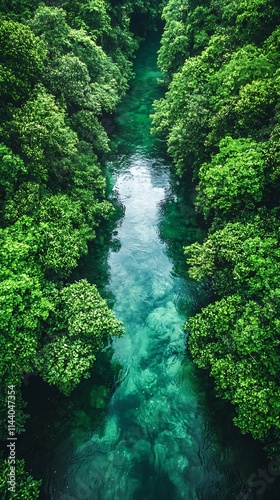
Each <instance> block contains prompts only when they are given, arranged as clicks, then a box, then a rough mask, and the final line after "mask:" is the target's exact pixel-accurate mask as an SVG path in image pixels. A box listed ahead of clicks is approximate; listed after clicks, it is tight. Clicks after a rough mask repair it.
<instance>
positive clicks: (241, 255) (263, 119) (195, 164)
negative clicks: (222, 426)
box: [153, 0, 280, 451]
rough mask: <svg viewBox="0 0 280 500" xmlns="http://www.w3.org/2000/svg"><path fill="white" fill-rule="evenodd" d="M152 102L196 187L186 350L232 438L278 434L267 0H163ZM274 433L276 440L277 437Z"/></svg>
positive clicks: (274, 104)
mask: <svg viewBox="0 0 280 500" xmlns="http://www.w3.org/2000/svg"><path fill="white" fill-rule="evenodd" d="M163 17H164V20H165V21H166V24H165V30H164V34H163V38H162V46H161V49H160V51H159V64H160V65H161V68H162V70H163V71H166V72H167V75H166V82H169V84H168V88H167V91H166V95H165V98H164V99H161V100H160V101H158V102H156V103H155V105H154V108H155V113H154V115H153V124H154V132H156V133H164V134H165V136H166V138H167V145H168V152H169V154H170V156H171V157H172V159H173V160H174V163H175V166H176V169H177V173H178V174H179V175H180V176H181V177H183V176H184V172H185V170H186V169H191V170H192V172H193V175H194V177H195V178H196V179H197V180H198V185H197V198H196V208H197V209H198V210H199V211H201V212H202V213H203V214H204V217H205V218H207V221H208V223H209V226H210V227H209V234H208V237H207V238H206V239H205V241H204V242H203V244H199V243H194V244H193V245H190V246H189V247H186V248H185V253H186V256H187V260H188V264H189V266H190V268H189V274H190V276H191V277H193V278H194V279H197V280H203V281H204V282H205V284H207V286H208V287H209V290H210V291H212V294H213V296H212V303H211V304H209V305H208V306H206V307H204V308H203V309H202V311H201V312H199V313H197V314H196V315H195V316H194V317H192V318H190V320H189V321H188V324H187V330H188V333H189V336H188V347H189V350H190V352H191V354H192V356H193V358H194V360H195V362H196V363H197V365H198V366H199V367H200V368H203V369H207V370H208V371H209V372H210V373H211V375H212V376H213V378H214V380H215V385H216V389H217V393H218V394H219V395H220V396H222V397H223V398H226V399H228V400H229V401H230V402H231V403H232V404H233V405H234V407H235V410H236V417H235V418H234V422H235V424H236V425H237V426H238V427H239V428H240V429H241V431H242V432H243V433H251V434H252V436H253V437H254V438H256V439H261V440H264V442H265V443H267V444H268V446H269V449H270V450H271V451H272V450H273V449H274V450H275V449H277V447H278V449H279V442H278V441H277V442H276V443H274V444H273V447H271V442H272V436H273V437H274V439H275V436H276V439H279V427H280V418H279V396H280V387H279V370H280V357H279V352H280V350H279V323H280V319H279V310H280V308H279V297H280V295H279V280H280V275H279V264H280V262H279V260H280V251H279V236H280V235H279V206H278V205H279V189H280V182H279V180H280V175H279V174H280V171H279V164H280V140H279V105H278V101H279V90H280V87H279V81H280V80H279V67H280V66H279V65H280V58H279V50H280V44H279V40H280V37H279V22H280V7H279V2H277V1H276V0H252V1H250V2H248V1H246V0H244V1H231V2H230V1H227V0H217V1H214V0H213V1H211V2H207V1H206V2H203V6H202V5H198V2H196V1H191V0H189V1H188V2H181V1H180V0H169V2H168V4H167V6H166V8H165V9H164V14H163ZM277 436H278V437H277Z"/></svg>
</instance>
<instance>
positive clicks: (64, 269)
mask: <svg viewBox="0 0 280 500" xmlns="http://www.w3.org/2000/svg"><path fill="white" fill-rule="evenodd" d="M161 10H162V6H161V5H160V3H159V2H153V1H150V2H143V1H142V0H137V1H136V2H135V1H132V0H127V1H122V0H121V1H114V0H112V1H107V0H83V1H79V2H76V1H75V0H71V1H63V0H62V1H59V0H58V1H55V0H54V1H49V2H46V3H42V2H40V1H38V0H22V1H18V0H12V1H10V0H9V1H8V0H7V1H6V0H1V2H0V100H1V111H0V190H1V202H0V221H1V229H0V238H1V249H0V260H1V264H0V274H1V284H0V287H1V290H0V301H1V308H0V328H1V338H0V342H1V358H0V377H1V388H2V391H1V401H0V421H1V429H0V431H1V432H0V437H1V440H3V441H4V440H6V439H7V436H6V433H7V428H8V424H9V425H10V426H11V427H10V429H11V430H10V432H11V433H13V432H14V433H15V434H17V435H19V434H20V433H22V432H23V431H24V426H25V422H26V419H27V418H28V415H27V414H26V412H25V402H24V401H23V399H22V397H21V384H22V380H23V379H24V377H25V376H26V375H28V374H30V373H37V374H38V375H39V376H40V377H42V379H43V380H44V381H45V382H47V383H48V384H50V385H54V386H55V387H57V389H58V390H59V391H61V392H62V393H63V394H66V395H68V394H70V392H71V391H72V389H73V388H74V387H75V386H76V385H77V384H78V383H79V382H80V380H81V379H82V378H86V377H88V376H89V370H90V368H91V367H92V365H93V363H94V361H95V359H96V356H95V355H96V352H97V351H98V350H100V349H102V347H103V346H104V345H106V343H107V342H108V339H110V338H111V337H112V336H121V335H123V332H124V329H123V326H122V324H121V323H120V321H118V320H117V319H116V318H115V317H114V315H113V313H112V311H111V309H110V308H109V307H108V305H107V303H106V301H105V300H104V299H103V298H102V297H101V296H100V294H99V292H98V290H97V287H96V286H95V285H94V284H91V283H89V282H88V281H87V280H85V279H83V280H79V281H73V279H71V273H72V271H73V270H74V269H75V268H76V267H77V264H78V261H79V259H80V257H81V256H82V255H84V254H85V253H86V252H87V251H88V242H90V241H94V240H95V238H96V237H97V234H98V229H99V228H100V227H102V225H103V224H104V221H106V220H108V218H110V217H111V216H112V212H113V211H114V207H113V206H112V204H111V202H109V201H108V200H107V188H106V178H105V172H104V169H102V165H101V161H100V160H101V158H102V156H103V155H104V154H105V153H106V152H107V151H108V150H109V138H108V134H107V132H106V130H105V128H104V126H103V125H102V118H103V117H106V116H109V115H110V114H111V113H112V112H113V110H114V109H115V107H116V105H117V103H118V102H119V101H120V100H121V98H122V96H123V95H124V94H125V92H126V91H127V89H128V87H129V81H130V79H131V78H132V76H133V71H132V61H133V57H134V54H135V51H136V49H137V47H138V45H139V41H140V39H141V38H140V36H139V33H137V29H138V31H139V30H140V31H141V22H142V23H143V30H142V31H145V30H144V27H148V26H149V27H150V28H152V27H155V26H156V24H157V19H158V18H159V17H160V12H161ZM134 17H135V18H137V19H138V21H139V22H138V23H137V29H135V30H133V26H132V25H133V18H134ZM105 122H106V120H105ZM11 387H12V389H10V388H11ZM8 390H12V391H15V393H16V398H15V405H14V407H13V406H12V407H11V412H12V413H13V414H14V415H15V418H14V419H13V421H12V422H11V421H7V394H8ZM10 405H13V401H12V402H11V403H10ZM11 435H13V434H11ZM8 468H9V464H8V462H7V460H4V461H2V466H1V478H0V493H1V498H3V499H4V498H11V496H9V492H8V488H7V470H8ZM39 488H40V481H36V480H33V479H32V478H31V476H30V475H29V474H28V473H27V472H26V471H25V469H24V461H23V460H20V459H19V460H17V492H16V493H14V494H13V493H11V495H12V496H13V498H21V499H22V498H24V499H27V498H28V499H29V498H30V499H31V498H32V499H33V498H37V497H38V495H39Z"/></svg>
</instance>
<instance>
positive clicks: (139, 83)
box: [31, 41, 277, 500]
mask: <svg viewBox="0 0 280 500" xmlns="http://www.w3.org/2000/svg"><path fill="white" fill-rule="evenodd" d="M157 43H158V42H157V41H149V42H145V43H144V44H143V45H142V47H141V49H140V51H139V53H138V55H137V59H136V62H135V72H136V78H135V80H134V81H133V82H132V87H131V90H130V92H129V93H128V94H127V96H126V97H125V98H124V99H123V101H122V103H121V105H119V107H118V109H117V113H116V117H115V122H114V127H115V129H114V131H113V132H114V133H113V139H112V153H111V154H109V155H108V160H107V169H108V172H109V174H110V176H111V181H112V183H113V184H114V188H113V194H112V196H113V197H114V198H115V199H116V200H118V204H119V205H122V206H123V212H124V215H123V217H122V218H121V220H120V221H119V223H118V227H117V230H116V231H115V235H114V238H115V243H116V244H115V245H114V248H112V249H111V250H110V251H109V255H108V261H107V265H108V273H107V275H108V283H105V284H104V290H105V291H106V293H107V294H108V296H109V295H110V294H111V295H112V296H113V297H114V306H113V307H114V311H115V314H116V315H117V317H118V318H119V319H121V320H122V321H123V323H124V325H125V328H126V334H125V336H124V337H123V338H121V339H116V340H115V341H114V342H113V345H112V347H111V348H110V349H108V356H107V363H108V365H106V366H107V368H106V370H107V373H104V371H106V370H104V371H103V375H102V373H101V372H102V370H101V372H99V374H97V375H96V374H95V375H94V374H93V375H92V379H91V380H88V381H85V382H83V383H82V384H81V385H80V387H79V388H78V389H76V390H75V391H74V393H73V395H72V396H71V398H70V402H69V400H67V401H66V398H64V403H62V406H63V405H64V406H65V405H66V406H65V407H67V408H68V410H67V411H68V412H69V420H71V426H69V425H67V424H69V422H68V419H67V415H65V413H67V412H64V414H63V416H62V421H63V422H64V432H62V431H61V426H62V422H60V423H59V422H57V423H56V429H57V433H56V435H55V439H54V437H53V435H52V438H51V448H52V452H51V455H48V458H47V459H45V461H43V463H44V466H41V469H44V477H45V483H44V491H45V497H44V498H49V499H52V500H85V499H89V500H212V499H213V500H214V499H215V500H230V499H233V500H235V499H237V498H240V499H241V498H243V499H244V500H245V499H249V498H261V499H263V500H265V499H266V498H267V499H270V500H271V499H273V498H276V493H275V489H273V488H274V487H275V485H276V482H277V480H275V482H274V478H273V481H271V482H267V481H266V480H262V488H261V486H260V484H257V483H256V480H257V476H258V474H259V472H258V469H259V468H260V467H267V465H268V461H267V459H265V457H264V455H263V454H262V452H261V450H260V447H259V446H258V445H257V444H256V443H254V441H253V440H252V439H251V438H250V437H244V436H241V434H240V433H239V431H238V430H237V429H236V428H234V426H233V425H232V424H231V420H230V415H231V413H230V412H231V410H230V409H229V410H228V409H227V407H226V406H225V405H223V404H220V406H219V402H217V401H215V398H214V397H213V395H211V394H210V395H209V394H208V393H207V390H208V389H207V388H208V387H209V386H208V385H204V383H203V379H202V377H201V375H200V374H199V372H198V370H197V369H196V368H195V366H194V365H193V363H192V361H191V359H190V358H189V357H188V355H187V353H186V338H185V333H184V330H183V324H184V322H185V320H186V318H187V316H188V314H189V313H190V311H193V310H194V308H195V307H196V305H197V303H198V302H199V296H200V292H201V293H202V289H201V288H200V285H199V284H197V283H194V282H193V281H192V280H190V279H188V278H187V275H186V274H184V273H183V272H182V269H181V268H182V266H181V265H178V262H179V261H180V262H181V261H182V250H181V246H182V243H183V242H184V243H185V244H187V243H188V242H190V241H194V240H195V239H196V238H201V237H202V232H201V231H200V229H199V228H198V227H196V222H195V216H194V212H193V208H192V204H191V201H192V197H193V188H192V186H190V188H189V191H188V189H187V188H186V190H185V193H186V192H187V193H188V192H189V195H190V200H188V202H187V203H184V201H183V199H182V195H180V193H181V192H180V188H178V186H177V183H176V180H174V176H173V175H172V174H171V173H170V172H171V168H170V165H169V163H168V161H167V160H166V158H165V156H164V153H163V144H162V143H161V141H159V140H158V138H155V137H153V136H151V135H150V119H149V114H150V113H151V111H152V108H151V105H152V102H153V100H154V99H155V98H158V97H159V96H160V95H161V94H162V89H161V88H160V87H159V86H158V84H157V79H158V78H160V77H161V76H162V75H161V74H160V73H159V71H158V69H157V67H156V50H157ZM88 265H89V266H91V268H90V269H88V273H89V274H93V275H94V265H95V263H94V259H92V260H90V259H89V260H88ZM176 266H177V267H176ZM178 267H179V268H180V272H178ZM102 355H103V356H106V350H105V351H104V353H103V354H102ZM101 364H102V360H101ZM110 367H111V368H110ZM110 370H111V371H112V373H113V374H114V373H115V375H112V376H113V378H114V377H115V379H114V383H113V384H112V383H111V382H110V380H111V378H112V377H111V375H110ZM97 371H98V370H97ZM96 373H97V372H96ZM100 373H101V375H100ZM96 377H97V378H98V377H99V379H98V380H97V378H96ZM102 377H103V379H102ZM108 381H109V382H108ZM77 401H79V404H78V403H77ZM67 405H68V406H67ZM71 405H72V406H71ZM73 408H74V409H73ZM71 412H72V413H71ZM73 414H74V415H75V418H74V419H73ZM70 416H71V418H70ZM56 418H58V416H57V415H56ZM227 418H228V419H227ZM45 420H46V417H45ZM36 425H37V427H38V426H39V424H38V423H37V424H35V427H36ZM45 425H46V424H45ZM65 429H66V431H65ZM52 433H53V432H52ZM46 435H47V432H46V433H45V439H46ZM41 452H42V450H41ZM31 455H32V457H33V460H34V459H35V460H36V457H38V456H39V455H40V452H38V451H37V452H34V450H33V451H32V452H31ZM38 460H39V461H40V460H41V462H42V460H43V459H42V457H41V458H40V459H38ZM34 468H35V469H36V467H34V466H33V469H34ZM250 475H251V476H252V475H253V476H252V477H251V481H252V484H251V486H250V485H248V478H250ZM254 481H255V482H254ZM244 485H245V490H244ZM261 489H262V490H263V491H261ZM244 492H245V493H244ZM258 492H259V493H260V492H261V493H262V494H261V496H260V495H259V496H257V493H258ZM274 495H275V496H274Z"/></svg>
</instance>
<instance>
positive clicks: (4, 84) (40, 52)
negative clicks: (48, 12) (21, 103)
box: [0, 20, 46, 104]
mask: <svg viewBox="0 0 280 500" xmlns="http://www.w3.org/2000/svg"><path fill="white" fill-rule="evenodd" d="M45 57H46V50H45V48H44V43H43V42H42V40H40V39H39V38H37V37H35V36H34V34H33V33H32V31H31V30H30V28H29V27H28V26H24V25H23V24H21V23H17V22H13V21H5V20H1V23H0V96H1V102H2V104H3V103H4V104H6V103H7V102H10V101H12V102H14V101H18V100H19V99H21V98H24V97H27V96H28V94H29V92H30V91H31V89H32V87H33V86H34V84H35V83H36V81H37V79H38V77H39V78H40V76H41V73H42V71H43V64H44V60H45Z"/></svg>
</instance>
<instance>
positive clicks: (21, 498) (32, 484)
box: [0, 459, 42, 500]
mask: <svg viewBox="0 0 280 500" xmlns="http://www.w3.org/2000/svg"><path fill="white" fill-rule="evenodd" d="M15 468H16V488H15V493H12V492H11V491H9V490H8V488H9V487H10V484H9V483H8V474H9V473H10V465H9V463H8V459H5V460H3V461H2V463H1V465H0V493H1V498H2V499H3V500H10V499H11V498H13V499H15V500H25V499H27V498H28V500H36V499H37V498H39V494H40V486H41V484H42V481H38V480H37V479H33V478H32V477H31V476H30V475H29V474H28V472H26V470H25V464H24V460H19V459H16V465H15Z"/></svg>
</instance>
